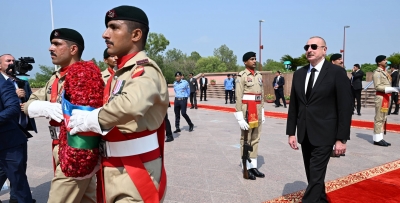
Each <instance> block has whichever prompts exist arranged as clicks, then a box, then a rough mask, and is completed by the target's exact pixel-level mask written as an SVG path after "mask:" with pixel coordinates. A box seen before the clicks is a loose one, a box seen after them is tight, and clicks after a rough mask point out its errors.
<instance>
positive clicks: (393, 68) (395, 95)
mask: <svg viewBox="0 0 400 203" xmlns="http://www.w3.org/2000/svg"><path fill="white" fill-rule="evenodd" d="M390 70H391V72H392V73H391V74H390V76H391V77H392V87H398V86H399V67H397V66H395V65H392V66H391V67H390ZM398 101H399V93H397V92H392V99H391V100H390V106H389V111H388V115H390V114H395V115H398V114H399V104H398ZM393 103H394V106H395V108H394V111H393V112H392V105H393Z"/></svg>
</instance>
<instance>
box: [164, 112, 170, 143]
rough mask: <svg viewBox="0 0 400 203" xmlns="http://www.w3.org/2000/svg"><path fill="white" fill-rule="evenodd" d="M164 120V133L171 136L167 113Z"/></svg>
mask: <svg viewBox="0 0 400 203" xmlns="http://www.w3.org/2000/svg"><path fill="white" fill-rule="evenodd" d="M164 121H165V135H166V136H167V137H170V136H172V130H171V123H170V122H169V119H168V113H167V114H165V118H164Z"/></svg>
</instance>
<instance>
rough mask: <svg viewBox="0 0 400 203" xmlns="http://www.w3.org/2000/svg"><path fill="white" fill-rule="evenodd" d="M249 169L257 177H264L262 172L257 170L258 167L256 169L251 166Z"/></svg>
mask: <svg viewBox="0 0 400 203" xmlns="http://www.w3.org/2000/svg"><path fill="white" fill-rule="evenodd" d="M250 171H251V172H252V173H253V174H254V175H255V176H256V177H257V178H264V177H265V175H264V173H261V172H260V171H258V169H256V168H252V169H250Z"/></svg>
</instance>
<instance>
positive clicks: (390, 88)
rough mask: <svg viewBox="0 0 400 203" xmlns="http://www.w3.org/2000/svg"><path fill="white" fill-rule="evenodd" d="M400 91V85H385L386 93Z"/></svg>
mask: <svg viewBox="0 0 400 203" xmlns="http://www.w3.org/2000/svg"><path fill="white" fill-rule="evenodd" d="M392 92H399V89H398V87H385V93H386V94H387V93H392Z"/></svg>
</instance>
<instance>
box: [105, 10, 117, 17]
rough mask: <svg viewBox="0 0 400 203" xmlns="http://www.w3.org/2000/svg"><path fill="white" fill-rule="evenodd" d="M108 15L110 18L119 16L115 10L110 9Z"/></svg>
mask: <svg viewBox="0 0 400 203" xmlns="http://www.w3.org/2000/svg"><path fill="white" fill-rule="evenodd" d="M107 16H108V17H109V18H115V17H117V16H116V14H115V11H114V10H109V11H108V12H107Z"/></svg>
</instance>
